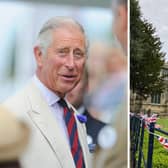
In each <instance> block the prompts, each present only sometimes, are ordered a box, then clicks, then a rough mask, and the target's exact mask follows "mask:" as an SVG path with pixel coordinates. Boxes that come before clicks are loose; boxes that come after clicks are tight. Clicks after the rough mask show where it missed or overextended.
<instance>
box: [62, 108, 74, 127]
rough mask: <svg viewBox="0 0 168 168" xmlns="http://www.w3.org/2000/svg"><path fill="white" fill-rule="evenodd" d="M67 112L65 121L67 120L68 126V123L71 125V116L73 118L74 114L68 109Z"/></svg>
mask: <svg viewBox="0 0 168 168" xmlns="http://www.w3.org/2000/svg"><path fill="white" fill-rule="evenodd" d="M66 110H67V112H66V115H65V117H64V119H65V122H66V124H68V123H69V120H70V118H71V116H72V114H71V112H70V111H69V110H68V108H66Z"/></svg>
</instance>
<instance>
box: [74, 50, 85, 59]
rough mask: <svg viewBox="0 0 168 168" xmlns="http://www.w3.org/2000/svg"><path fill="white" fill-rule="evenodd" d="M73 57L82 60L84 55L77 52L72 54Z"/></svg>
mask: <svg viewBox="0 0 168 168" xmlns="http://www.w3.org/2000/svg"><path fill="white" fill-rule="evenodd" d="M74 56H75V57H77V58H82V57H83V56H84V53H83V52H80V51H77V52H74Z"/></svg>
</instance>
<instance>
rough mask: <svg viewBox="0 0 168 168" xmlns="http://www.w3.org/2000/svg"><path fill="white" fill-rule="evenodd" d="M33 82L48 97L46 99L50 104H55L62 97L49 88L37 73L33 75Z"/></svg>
mask: <svg viewBox="0 0 168 168" xmlns="http://www.w3.org/2000/svg"><path fill="white" fill-rule="evenodd" d="M33 82H34V83H35V85H36V86H37V87H38V88H39V90H40V91H41V93H42V95H43V96H44V98H45V99H46V101H47V103H48V105H49V106H52V105H53V104H55V103H56V102H57V101H58V100H59V99H60V97H59V96H58V95H56V93H54V92H53V91H51V90H50V89H48V88H47V87H46V86H45V85H44V84H43V83H42V82H41V81H40V80H39V79H38V77H37V76H36V75H34V77H33Z"/></svg>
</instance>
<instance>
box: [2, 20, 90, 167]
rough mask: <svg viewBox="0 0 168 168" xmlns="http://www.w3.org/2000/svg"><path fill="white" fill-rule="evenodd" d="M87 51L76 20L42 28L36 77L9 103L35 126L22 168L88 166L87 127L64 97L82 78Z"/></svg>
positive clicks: (10, 106)
mask: <svg viewBox="0 0 168 168" xmlns="http://www.w3.org/2000/svg"><path fill="white" fill-rule="evenodd" d="M86 52H87V40H86V37H85V32H84V30H83V28H82V27H81V25H79V23H77V22H76V21H74V20H73V19H71V18H67V17H55V18H52V19H50V20H49V21H48V22H47V23H45V24H44V26H43V27H42V29H41V31H40V33H39V35H38V38H37V42H36V45H35V47H34V55H35V59H36V64H37V69H36V75H35V76H34V78H33V80H32V82H31V83H30V84H28V85H27V87H26V88H25V89H23V90H22V91H21V92H20V93H18V94H17V95H16V96H14V97H12V98H10V99H8V100H7V101H6V102H5V103H4V105H5V106H6V107H7V108H9V109H10V110H11V111H14V112H19V114H21V116H20V117H22V118H24V119H25V120H26V121H27V122H28V123H29V125H30V126H31V127H32V137H31V142H30V145H29V150H28V152H27V153H26V155H25V156H24V157H23V158H22V164H23V167H25V168H37V167H39V168H88V163H87V157H88V155H89V154H88V152H89V151H88V146H87V141H86V132H85V126H84V124H83V123H80V122H79V121H78V119H77V118H76V111H75V110H74V108H73V107H72V106H71V105H70V104H69V103H68V102H67V101H66V100H65V99H64V98H65V95H66V93H68V92H69V91H71V90H72V89H73V88H74V87H75V86H76V85H77V83H78V82H79V81H80V79H81V76H82V74H83V70H84V67H85V61H86ZM72 109H73V110H72Z"/></svg>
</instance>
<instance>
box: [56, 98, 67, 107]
mask: <svg viewBox="0 0 168 168" xmlns="http://www.w3.org/2000/svg"><path fill="white" fill-rule="evenodd" d="M58 104H59V105H60V106H62V107H63V108H65V107H68V105H67V103H66V101H65V100H64V99H62V98H61V99H60V100H59V101H58Z"/></svg>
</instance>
